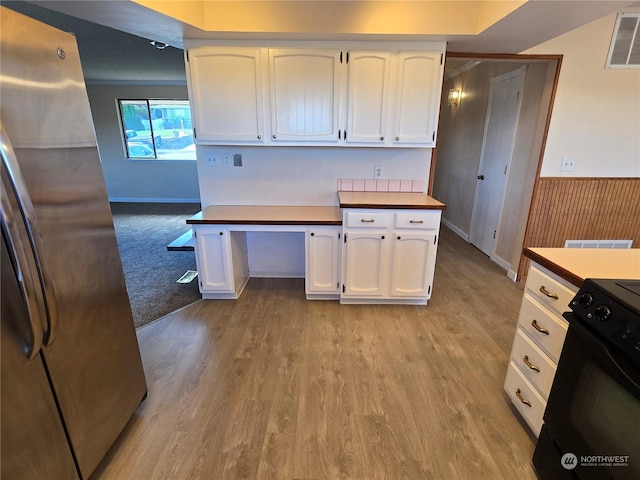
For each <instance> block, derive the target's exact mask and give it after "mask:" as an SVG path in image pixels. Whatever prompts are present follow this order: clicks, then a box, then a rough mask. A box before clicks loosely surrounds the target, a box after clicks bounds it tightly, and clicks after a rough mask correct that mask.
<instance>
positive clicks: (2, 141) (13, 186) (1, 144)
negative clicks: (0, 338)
mask: <svg viewBox="0 0 640 480" xmlns="http://www.w3.org/2000/svg"><path fill="white" fill-rule="evenodd" d="M0 149H1V150H2V166H3V177H2V184H3V185H2V186H3V193H2V209H3V219H2V221H3V223H4V221H5V218H4V214H5V206H6V207H7V212H8V215H10V216H11V217H12V218H10V220H11V221H10V222H7V228H6V231H7V235H9V236H10V237H11V240H10V241H11V242H12V243H13V247H12V248H13V250H14V254H15V253H17V255H16V257H15V258H16V268H18V267H17V265H18V263H17V262H18V261H22V262H23V263H22V264H21V265H22V273H23V274H25V273H26V272H29V273H28V274H29V275H30V276H31V277H32V281H31V284H32V285H33V287H34V288H35V287H39V288H35V290H36V291H35V292H32V293H31V298H32V299H37V300H35V301H37V302H38V303H39V304H40V306H39V307H38V308H37V309H35V310H34V313H35V312H36V311H37V312H43V313H44V315H42V313H36V318H37V319H39V320H40V324H41V325H42V329H43V330H42V331H43V333H42V337H43V338H42V342H43V343H44V344H45V345H47V346H48V345H51V344H52V343H53V341H54V340H55V336H56V332H57V325H58V315H57V306H56V295H55V282H54V280H53V277H52V276H51V273H50V272H51V269H49V268H47V265H48V263H47V259H46V255H45V252H44V248H43V246H42V241H41V238H40V235H39V233H38V232H39V230H38V222H37V220H36V216H35V211H34V208H33V204H32V203H31V198H30V197H29V193H28V191H27V187H26V184H25V182H24V179H23V177H22V173H21V171H20V166H19V165H18V161H17V159H16V155H15V153H14V151H13V147H12V146H11V142H10V141H9V137H8V136H7V133H6V131H5V130H4V127H3V126H2V125H1V124H0ZM8 192H13V198H14V199H15V200H14V202H15V203H16V204H17V208H18V210H19V216H20V217H21V220H22V222H21V223H23V225H24V230H23V231H24V234H23V235H26V238H28V243H29V244H30V247H31V248H30V249H28V250H27V247H26V245H24V242H23V241H21V240H19V239H20V238H23V235H21V234H20V233H19V227H18V226H17V225H18V224H17V223H16V222H17V221H18V219H17V218H15V217H16V216H17V214H16V215H14V214H13V213H11V212H13V208H11V209H10V210H9V207H10V206H11V201H10V200H9V197H8V195H10V193H8ZM5 197H7V198H6V200H7V202H6V205H5ZM16 235H18V236H17V237H16ZM14 242H20V243H21V244H22V248H20V247H18V248H15V247H16V245H17V244H16V243H14ZM29 250H30V251H31V252H32V254H31V255H29V254H28V252H29ZM25 255H27V257H26V258H25ZM31 257H32V258H31ZM24 262H27V263H24ZM32 264H33V265H32ZM27 265H28V267H27V269H26V270H25V268H24V267H25V266H27ZM33 267H35V270H34V269H33ZM34 273H35V276H34ZM20 284H21V285H23V282H22V281H20ZM30 289H31V287H29V290H30ZM23 293H24V294H25V298H26V299H27V300H29V297H26V293H27V292H26V290H25V288H23ZM34 294H35V297H33V295H34ZM42 309H44V310H43V311H42ZM30 311H31V308H30ZM32 355H33V354H32Z"/></svg>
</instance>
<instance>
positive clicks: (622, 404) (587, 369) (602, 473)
mask: <svg viewBox="0 0 640 480" xmlns="http://www.w3.org/2000/svg"><path fill="white" fill-rule="evenodd" d="M565 318H566V319H567V320H568V321H569V324H570V327H569V330H568V332H567V337H566V339H565V344H564V348H563V350H562V355H561V357H560V361H559V363H558V369H557V372H556V377H555V380H554V383H553V387H552V389H551V393H550V395H549V401H548V403H547V408H546V410H545V414H544V421H545V426H544V427H543V432H542V433H541V436H540V439H539V440H538V443H537V445H536V452H535V453H534V459H533V463H534V465H535V467H536V470H537V471H538V475H539V476H540V478H543V479H546V478H553V479H554V480H555V479H556V478H559V477H560V475H561V474H562V477H566V478H578V479H580V480H605V479H611V480H621V479H625V480H627V479H628V480H631V479H639V478H640V372H639V368H638V363H635V362H633V361H631V360H630V359H628V358H627V357H624V356H621V355H620V354H618V353H617V352H614V351H612V350H611V348H610V347H608V346H607V345H605V344H604V343H602V342H601V341H600V340H598V339H597V338H596V337H595V336H594V335H593V334H592V333H591V332H590V331H588V330H586V329H585V327H584V326H582V325H581V324H580V323H579V320H578V319H577V317H575V316H574V314H573V313H566V314H565ZM639 356H640V352H639ZM559 467H560V468H559ZM554 472H555V473H554ZM565 474H568V475H565Z"/></svg>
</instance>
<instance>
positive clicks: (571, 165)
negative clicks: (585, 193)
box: [560, 157, 576, 172]
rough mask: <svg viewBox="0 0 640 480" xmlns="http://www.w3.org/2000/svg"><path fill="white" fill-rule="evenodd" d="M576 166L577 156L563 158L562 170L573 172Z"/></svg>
mask: <svg viewBox="0 0 640 480" xmlns="http://www.w3.org/2000/svg"><path fill="white" fill-rule="evenodd" d="M575 168H576V159H575V158H567V157H565V158H563V159H562V166H561V167H560V170H561V171H563V172H571V171H573V170H574V169H575Z"/></svg>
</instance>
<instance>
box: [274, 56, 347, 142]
mask: <svg viewBox="0 0 640 480" xmlns="http://www.w3.org/2000/svg"><path fill="white" fill-rule="evenodd" d="M269 67H270V68H269V69H270V79H271V141H272V142H274V143H276V142H280V141H283V142H337V141H338V105H339V97H340V92H339V90H340V51H337V50H309V49H305V50H297V49H296V50H294V49H270V50H269Z"/></svg>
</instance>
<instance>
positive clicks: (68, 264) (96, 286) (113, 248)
mask: <svg viewBox="0 0 640 480" xmlns="http://www.w3.org/2000/svg"><path fill="white" fill-rule="evenodd" d="M0 8H1V9H2V12H1V13H2V14H1V15H0V21H1V22H2V25H1V27H2V28H1V29H0V32H1V33H0V35H1V48H2V51H1V58H2V71H1V73H0V97H1V98H0V103H1V104H2V126H3V127H4V129H5V131H6V132H7V135H8V138H9V139H10V140H11V141H12V142H13V148H14V152H15V157H16V159H17V161H18V163H19V166H20V170H21V173H22V177H23V180H24V184H25V185H26V190H27V193H28V195H29V196H30V199H31V204H32V205H33V208H34V212H35V217H36V219H37V223H38V232H37V235H39V236H40V240H41V245H42V250H43V253H44V255H45V256H46V258H47V260H48V262H47V263H48V264H47V268H48V274H49V275H51V276H52V278H54V279H55V297H56V298H55V304H56V310H57V316H58V319H59V321H58V325H57V328H56V331H57V333H56V336H55V341H54V342H53V343H52V344H51V345H50V346H47V347H44V348H43V350H42V358H43V360H44V363H45V365H46V368H47V371H48V374H49V381H50V383H51V385H52V387H53V391H54V393H55V397H56V398H57V401H58V407H59V411H60V414H61V416H62V419H63V423H64V425H65V428H66V431H67V434H68V438H69V442H70V444H71V449H72V451H73V453H74V456H75V459H76V461H77V465H78V469H79V472H80V476H81V477H82V478H87V477H88V476H89V475H90V474H91V472H92V471H93V470H94V469H95V467H96V466H97V464H98V463H99V462H100V460H101V459H102V458H103V457H104V455H105V454H106V452H107V450H108V449H109V448H110V447H111V445H112V444H113V442H114V441H115V439H116V438H117V437H118V435H119V434H120V432H121V431H122V429H123V428H124V426H125V425H126V423H127V422H128V421H129V419H130V418H131V416H132V415H133V413H134V412H135V410H136V408H137V407H138V405H139V403H140V402H141V401H142V399H143V398H144V396H145V395H146V382H145V378H144V371H143V368H142V362H141V359H140V351H139V349H138V343H137V338H136V334H135V329H134V325H133V319H132V315H131V306H130V304H129V298H128V295H127V291H126V287H125V284H124V274H123V271H122V263H121V260H120V254H119V251H118V246H117V243H116V237H115V231H114V228H113V219H112V216H111V210H110V207H109V203H108V198H107V192H106V187H105V184H104V177H103V174H102V168H101V165H100V158H99V155H98V150H97V148H96V146H95V134H94V132H93V124H92V121H91V113H90V109H89V101H88V98H87V93H86V90H85V86H84V79H83V77H82V70H81V67H80V57H79V54H78V49H77V46H76V44H75V38H74V37H73V36H72V35H70V34H67V33H64V32H61V31H59V30H57V29H55V28H52V27H50V26H48V25H45V24H42V23H40V22H37V21H35V20H32V19H30V18H28V17H25V16H23V15H20V14H18V13H16V12H13V11H11V10H8V9H6V8H4V7H0ZM60 50H62V51H63V52H64V55H62V54H60ZM34 99H37V101H35V100H34ZM70 99H73V101H71V100H70ZM5 105H22V106H23V108H22V109H21V110H20V109H18V108H10V109H5ZM53 119H55V121H54V120H53ZM25 128H26V129H27V131H21V129H25ZM14 136H16V138H18V139H19V141H18V142H16V141H14V140H13V137H14ZM58 137H59V138H58ZM40 268H43V266H42V265H41V266H40Z"/></svg>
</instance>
